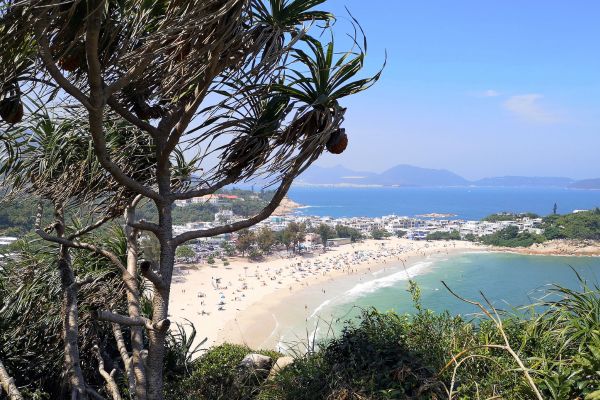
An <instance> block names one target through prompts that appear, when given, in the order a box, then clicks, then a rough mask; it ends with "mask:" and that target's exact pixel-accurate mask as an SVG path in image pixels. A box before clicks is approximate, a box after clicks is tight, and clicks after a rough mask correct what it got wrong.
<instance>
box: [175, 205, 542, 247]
mask: <svg viewBox="0 0 600 400" xmlns="http://www.w3.org/2000/svg"><path fill="white" fill-rule="evenodd" d="M241 219H244V217H240V216H237V215H234V214H233V212H231V211H230V210H222V211H220V212H218V213H217V214H216V215H215V221H214V222H196V223H189V224H186V225H182V226H176V227H175V234H178V233H182V232H186V231H189V230H196V229H208V228H211V227H214V226H218V225H221V224H223V223H232V222H236V221H239V220H241ZM290 222H296V223H304V224H306V226H307V227H317V226H319V225H320V224H326V225H329V226H330V227H331V228H335V227H336V226H337V225H344V226H347V227H350V228H353V229H356V230H357V231H359V232H361V233H362V234H363V235H364V236H365V237H370V235H371V232H372V231H373V230H375V229H377V230H384V231H387V232H388V233H389V234H391V235H396V234H397V233H398V232H399V231H403V232H405V236H404V237H406V238H408V239H412V240H423V239H425V238H426V237H427V235H429V234H431V233H434V232H447V233H450V232H454V231H456V232H459V233H460V235H461V237H462V238H464V237H466V236H467V235H473V236H484V235H490V234H493V233H495V232H498V231H500V230H502V229H504V228H506V227H508V226H516V227H518V229H519V231H520V232H531V233H536V234H541V233H543V229H542V227H541V225H542V219H541V218H529V217H523V218H515V220H511V221H497V222H489V221H466V220H461V219H451V218H439V217H419V218H417V217H407V216H398V215H386V216H383V217H378V218H368V217H352V218H332V217H318V216H299V215H288V216H271V217H270V218H268V219H266V220H264V221H262V222H260V223H259V224H257V225H255V226H254V227H252V228H251V229H253V230H254V229H260V228H261V227H268V228H269V229H271V230H273V231H281V230H283V229H285V228H286V227H287V226H288V224H289V223H290ZM235 238H236V235H235V234H227V235H221V236H217V237H212V238H206V239H203V241H201V242H199V243H196V244H195V245H194V247H195V250H196V251H198V252H203V251H207V249H208V248H211V249H212V248H216V247H219V246H220V245H221V244H222V243H223V242H233V241H235ZM319 241H320V238H319V237H318V235H316V234H307V235H306V243H305V244H304V247H305V248H311V247H314V243H316V242H319ZM346 242H348V239H339V238H334V239H332V240H331V241H330V243H328V245H330V246H336V245H340V244H345V243H346Z"/></svg>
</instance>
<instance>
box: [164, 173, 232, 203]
mask: <svg viewBox="0 0 600 400" xmlns="http://www.w3.org/2000/svg"><path fill="white" fill-rule="evenodd" d="M235 180H236V178H235V177H229V178H225V179H223V180H222V181H220V182H217V183H215V184H214V185H211V186H209V187H206V188H203V189H196V190H190V191H187V192H183V193H174V194H172V195H171V198H172V199H173V200H186V199H191V198H194V197H202V196H206V195H207V194H213V193H214V192H216V191H217V190H219V189H222V188H223V187H225V186H227V185H229V184H231V183H234V182H235Z"/></svg>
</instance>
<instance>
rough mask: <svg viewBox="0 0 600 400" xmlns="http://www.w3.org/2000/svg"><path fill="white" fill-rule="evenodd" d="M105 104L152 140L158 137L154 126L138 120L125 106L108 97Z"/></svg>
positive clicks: (112, 97)
mask: <svg viewBox="0 0 600 400" xmlns="http://www.w3.org/2000/svg"><path fill="white" fill-rule="evenodd" d="M106 104H108V105H109V106H110V108H111V109H112V110H113V111H114V112H116V113H117V114H119V115H120V116H121V117H122V118H123V119H124V120H126V121H127V122H129V123H131V124H133V125H135V126H137V127H138V128H140V129H141V130H143V131H144V132H147V133H148V134H149V135H150V136H152V138H154V139H156V138H157V137H158V136H159V135H160V130H159V129H157V128H156V127H155V126H153V125H152V124H150V123H149V122H146V121H144V120H142V119H140V118H138V117H137V116H136V115H135V114H133V113H132V112H131V111H129V110H128V109H127V108H126V107H125V106H123V105H122V104H121V103H119V101H118V100H117V99H116V98H115V97H114V96H111V97H109V98H108V100H107V101H106Z"/></svg>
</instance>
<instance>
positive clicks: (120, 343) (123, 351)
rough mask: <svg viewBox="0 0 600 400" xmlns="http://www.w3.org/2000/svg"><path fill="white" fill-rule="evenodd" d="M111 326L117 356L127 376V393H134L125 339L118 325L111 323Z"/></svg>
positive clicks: (130, 363) (133, 376) (133, 379)
mask: <svg viewBox="0 0 600 400" xmlns="http://www.w3.org/2000/svg"><path fill="white" fill-rule="evenodd" d="M111 325H112V330H113V334H114V336H115V341H116V342H117V349H118V350H119V354H120V355H121V359H122V360H123V365H124V366H125V373H126V374H127V381H128V383H129V392H130V393H135V375H134V374H133V368H132V359H131V356H130V355H129V353H128V351H127V346H126V345H125V339H124V338H123V332H122V331H121V327H120V326H119V324H117V323H112V324H111Z"/></svg>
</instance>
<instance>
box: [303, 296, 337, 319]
mask: <svg viewBox="0 0 600 400" xmlns="http://www.w3.org/2000/svg"><path fill="white" fill-rule="evenodd" d="M332 300H333V299H329V300H325V301H324V302H322V303H321V304H319V306H318V307H317V308H315V310H314V311H313V312H312V314H310V316H309V317H308V319H311V318H313V317H315V316H316V315H317V314H318V313H319V311H321V310H322V309H323V308H325V307H326V306H327V305H328V304H329V303H331V301H332Z"/></svg>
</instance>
